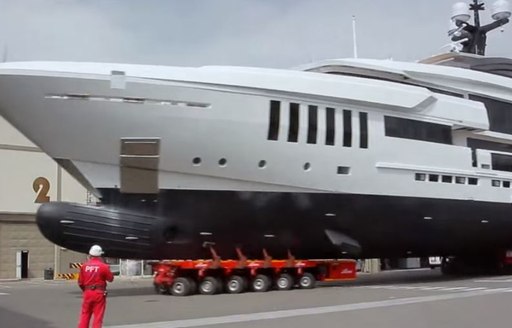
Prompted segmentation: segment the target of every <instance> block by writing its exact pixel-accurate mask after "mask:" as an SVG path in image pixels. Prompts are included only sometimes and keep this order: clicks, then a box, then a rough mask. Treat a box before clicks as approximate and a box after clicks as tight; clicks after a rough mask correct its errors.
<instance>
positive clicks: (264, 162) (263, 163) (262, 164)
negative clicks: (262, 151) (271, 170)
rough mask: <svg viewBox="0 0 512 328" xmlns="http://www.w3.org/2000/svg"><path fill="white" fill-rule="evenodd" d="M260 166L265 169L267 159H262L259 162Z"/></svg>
mask: <svg viewBox="0 0 512 328" xmlns="http://www.w3.org/2000/svg"><path fill="white" fill-rule="evenodd" d="M258 167H259V168H260V169H264V168H265V167H267V161H265V160H261V161H260V162H259V163H258Z"/></svg>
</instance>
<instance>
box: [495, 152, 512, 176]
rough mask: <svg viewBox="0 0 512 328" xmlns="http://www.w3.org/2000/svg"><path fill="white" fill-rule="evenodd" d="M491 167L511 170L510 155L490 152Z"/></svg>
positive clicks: (511, 158)
mask: <svg viewBox="0 0 512 328" xmlns="http://www.w3.org/2000/svg"><path fill="white" fill-rule="evenodd" d="M491 160H492V169H493V170H498V171H507V172H512V155H511V156H508V155H502V154H491Z"/></svg>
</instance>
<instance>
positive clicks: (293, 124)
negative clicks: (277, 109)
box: [288, 103, 299, 142]
mask: <svg viewBox="0 0 512 328" xmlns="http://www.w3.org/2000/svg"><path fill="white" fill-rule="evenodd" d="M298 140H299V104H297V103H290V126H289V127H288V141H289V142H297V141H298Z"/></svg>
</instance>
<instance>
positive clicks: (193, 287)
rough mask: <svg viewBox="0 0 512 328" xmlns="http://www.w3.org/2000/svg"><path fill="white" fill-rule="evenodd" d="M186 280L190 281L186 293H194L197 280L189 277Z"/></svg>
mask: <svg viewBox="0 0 512 328" xmlns="http://www.w3.org/2000/svg"><path fill="white" fill-rule="evenodd" d="M187 279H188V281H189V282H190V292H189V293H188V294H189V295H194V294H196V293H197V282H196V280H195V279H194V278H190V277H188V278H187Z"/></svg>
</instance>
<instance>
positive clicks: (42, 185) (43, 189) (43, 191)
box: [32, 177, 50, 203]
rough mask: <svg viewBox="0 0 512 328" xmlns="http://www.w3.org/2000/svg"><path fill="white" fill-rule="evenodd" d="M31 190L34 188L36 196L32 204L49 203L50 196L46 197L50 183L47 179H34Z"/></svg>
mask: <svg viewBox="0 0 512 328" xmlns="http://www.w3.org/2000/svg"><path fill="white" fill-rule="evenodd" d="M32 188H34V192H35V193H36V194H37V197H36V200H35V201H34V203H48V202H49V201H50V196H48V191H50V181H48V179H46V178H43V177H39V178H37V179H35V180H34V183H33V184H32Z"/></svg>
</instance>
